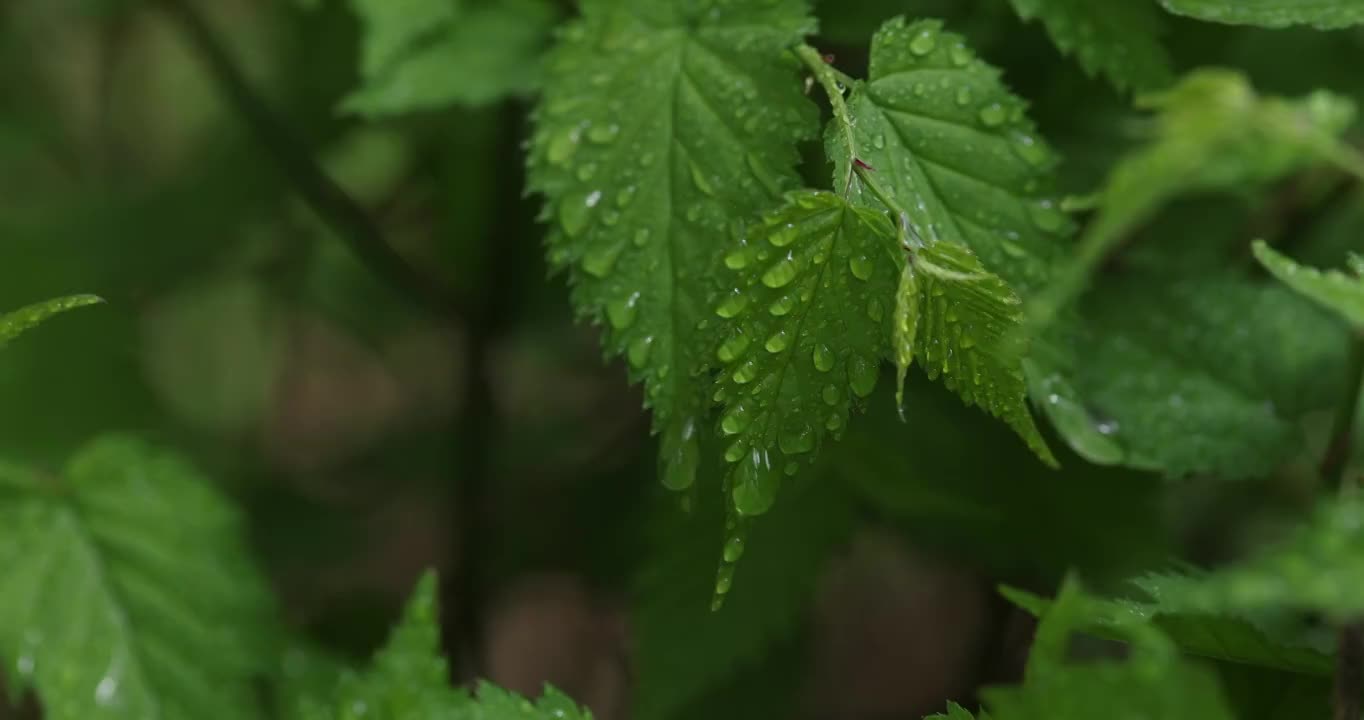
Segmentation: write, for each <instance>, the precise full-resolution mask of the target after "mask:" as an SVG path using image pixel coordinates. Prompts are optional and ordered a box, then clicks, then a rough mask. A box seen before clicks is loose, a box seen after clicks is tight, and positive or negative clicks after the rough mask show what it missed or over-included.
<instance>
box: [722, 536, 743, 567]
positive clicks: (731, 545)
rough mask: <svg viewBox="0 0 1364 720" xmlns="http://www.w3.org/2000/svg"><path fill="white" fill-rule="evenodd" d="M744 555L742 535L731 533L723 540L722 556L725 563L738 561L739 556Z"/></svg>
mask: <svg viewBox="0 0 1364 720" xmlns="http://www.w3.org/2000/svg"><path fill="white" fill-rule="evenodd" d="M743 556H744V538H743V536H742V535H733V536H731V537H730V538H729V539H728V540H726V541H725V552H724V558H725V562H727V563H736V562H739V558H741V557H743Z"/></svg>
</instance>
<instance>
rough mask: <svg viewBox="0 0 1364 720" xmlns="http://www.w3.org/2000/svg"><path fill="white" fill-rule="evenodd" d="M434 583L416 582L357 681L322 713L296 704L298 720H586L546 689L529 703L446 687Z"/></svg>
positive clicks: (490, 688)
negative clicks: (367, 666) (398, 616)
mask: <svg viewBox="0 0 1364 720" xmlns="http://www.w3.org/2000/svg"><path fill="white" fill-rule="evenodd" d="M437 607H438V605H437V602H436V576H435V574H434V573H430V572H428V573H427V574H426V575H425V576H423V577H422V579H421V581H420V582H418V584H417V587H416V589H415V590H414V591H413V593H412V597H411V598H410V599H409V600H408V603H407V607H406V609H405V610H404V611H403V617H402V619H401V620H400V621H399V623H398V625H397V626H396V627H395V628H393V630H392V632H391V633H390V634H389V637H388V642H387V643H385V644H384V647H382V648H381V649H380V650H379V651H378V653H376V655H375V657H374V660H373V662H372V663H371V666H370V668H369V669H368V670H367V671H365V672H364V673H355V672H350V673H347V674H345V675H344V676H343V677H342V678H341V680H340V682H339V686H338V688H337V691H336V697H335V698H334V699H333V700H332V701H331V702H330V703H329V704H327V705H326V706H325V707H324V706H322V705H320V704H318V703H317V702H316V701H314V700H312V699H310V698H304V699H303V703H304V705H303V707H302V708H300V713H299V718H301V719H302V720H352V719H354V718H360V717H364V718H373V720H454V719H455V718H470V719H472V720H591V718H592V714H591V713H590V712H588V711H587V710H584V709H581V708H579V707H578V706H577V704H576V703H574V702H573V701H572V700H570V699H569V698H567V697H566V696H564V695H563V694H562V693H560V692H558V691H557V690H554V689H553V688H546V691H545V694H544V696H543V697H541V698H540V699H539V700H538V701H536V702H535V703H531V702H530V701H528V700H526V699H525V698H523V697H521V696H520V695H517V694H515V693H511V692H508V691H506V690H503V689H501V688H499V687H496V686H494V685H491V684H489V683H480V684H479V686H478V693H477V698H476V699H475V698H470V696H469V694H468V693H466V692H465V691H464V690H462V689H457V688H455V687H454V686H453V685H451V684H450V675H449V669H448V668H447V666H446V664H445V659H444V658H442V657H441V655H440V627H439V624H438V623H437V620H436V610H437Z"/></svg>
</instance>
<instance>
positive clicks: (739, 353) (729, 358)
mask: <svg viewBox="0 0 1364 720" xmlns="http://www.w3.org/2000/svg"><path fill="white" fill-rule="evenodd" d="M748 343H749V340H748V336H747V335H744V334H742V333H740V334H738V335H735V336H734V337H731V338H730V339H728V340H726V341H724V343H722V344H721V345H720V347H719V349H718V350H716V351H715V357H716V359H718V360H719V361H720V362H722V363H725V364H726V365H728V364H729V363H732V362H734V361H735V360H738V359H739V358H741V357H743V355H744V352H745V351H746V350H748Z"/></svg>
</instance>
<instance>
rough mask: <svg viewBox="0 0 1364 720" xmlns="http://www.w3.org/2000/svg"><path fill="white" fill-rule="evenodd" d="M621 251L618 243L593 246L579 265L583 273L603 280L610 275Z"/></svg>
mask: <svg viewBox="0 0 1364 720" xmlns="http://www.w3.org/2000/svg"><path fill="white" fill-rule="evenodd" d="M621 249H622V246H621V245H620V244H619V243H610V244H605V243H598V244H596V245H593V246H592V247H591V248H590V249H588V251H587V254H585V255H583V259H582V262H581V263H580V264H581V266H582V269H583V272H585V273H587V274H588V275H591V276H592V277H595V278H604V277H606V276H607V275H609V274H611V270H612V269H613V268H615V266H616V259H617V258H619V257H620V253H621Z"/></svg>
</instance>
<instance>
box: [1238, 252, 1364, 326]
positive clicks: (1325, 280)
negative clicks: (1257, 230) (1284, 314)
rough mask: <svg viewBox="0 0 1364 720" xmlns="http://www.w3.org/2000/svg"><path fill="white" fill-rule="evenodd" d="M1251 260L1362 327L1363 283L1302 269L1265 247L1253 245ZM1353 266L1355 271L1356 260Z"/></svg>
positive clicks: (1337, 273)
mask: <svg viewBox="0 0 1364 720" xmlns="http://www.w3.org/2000/svg"><path fill="white" fill-rule="evenodd" d="M1255 257H1256V259H1258V260H1259V261H1260V264H1261V265H1264V266H1265V269H1267V270H1269V271H1270V272H1271V273H1273V274H1274V277H1276V278H1278V279H1279V280H1281V281H1283V283H1284V284H1285V285H1287V286H1289V287H1291V288H1293V289H1294V290H1296V291H1298V292H1299V293H1301V294H1302V295H1304V296H1306V297H1308V298H1311V299H1312V300H1313V301H1314V302H1316V303H1317V304H1319V305H1321V306H1322V307H1325V308H1327V309H1329V310H1331V311H1333V312H1335V313H1338V314H1339V315H1340V316H1341V317H1343V318H1345V319H1346V320H1347V321H1349V323H1350V324H1351V325H1354V326H1356V327H1364V282H1361V281H1360V279H1359V277H1358V275H1357V274H1356V275H1353V276H1351V275H1346V274H1345V273H1343V272H1341V271H1339V270H1327V271H1325V272H1322V271H1321V270H1316V269H1313V268H1309V267H1304V266H1302V265H1299V264H1297V263H1295V262H1293V260H1292V259H1290V258H1288V257H1287V256H1285V255H1282V254H1280V253H1278V252H1275V251H1274V249H1273V248H1271V247H1269V246H1268V245H1266V244H1265V242H1264V241H1263V240H1257V241H1256V242H1255ZM1354 264H1355V267H1356V270H1358V258H1355V260H1354Z"/></svg>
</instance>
